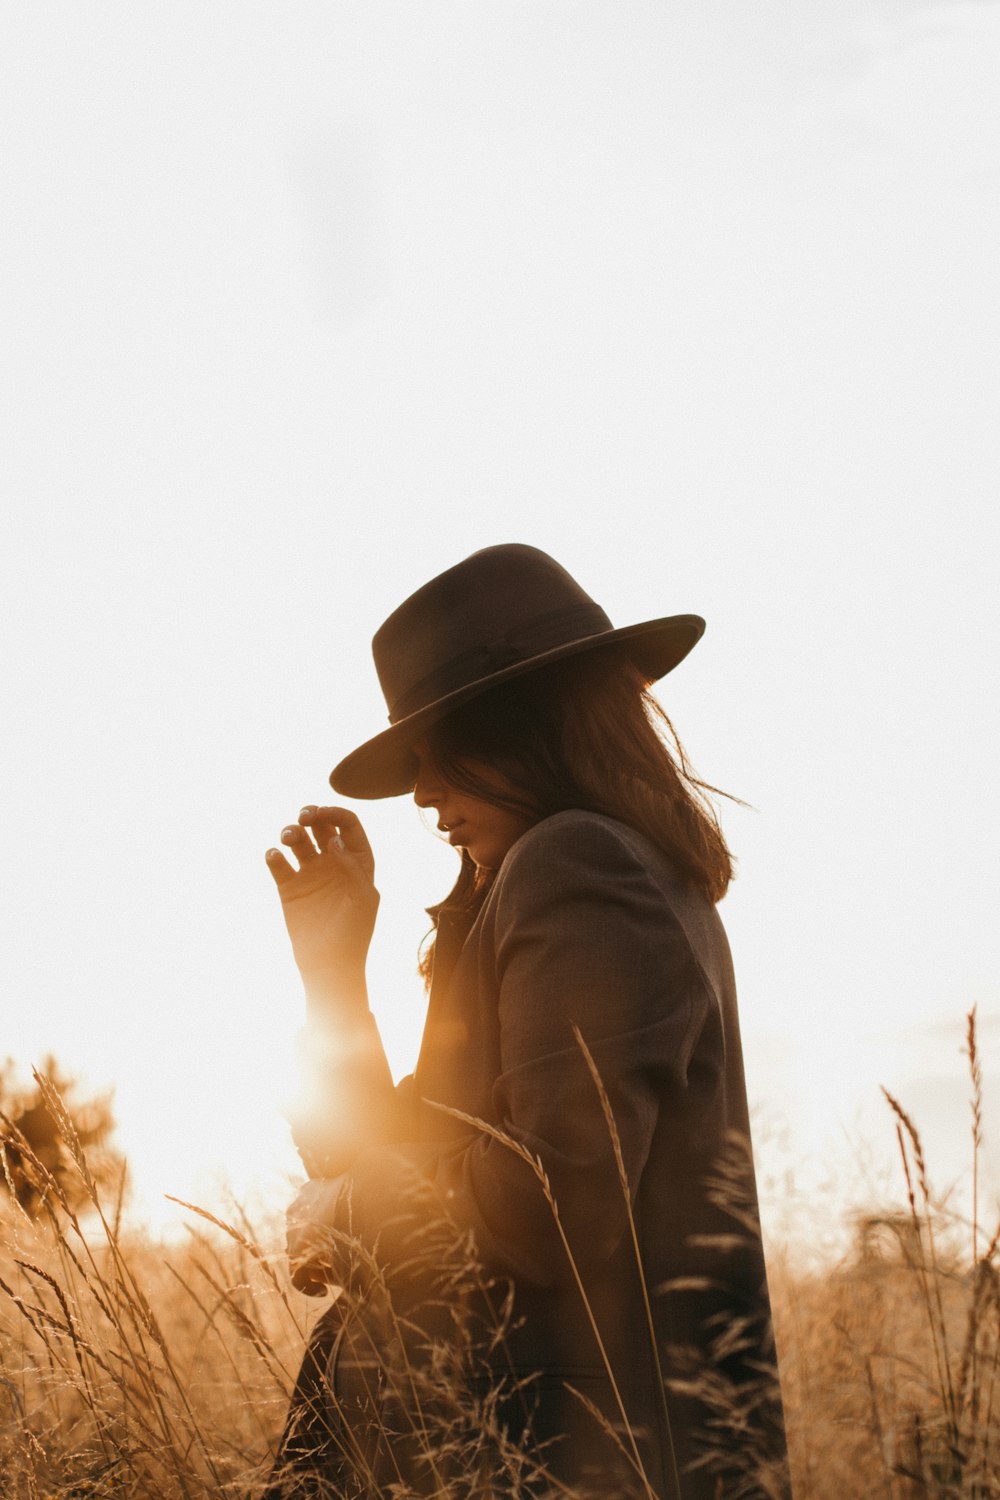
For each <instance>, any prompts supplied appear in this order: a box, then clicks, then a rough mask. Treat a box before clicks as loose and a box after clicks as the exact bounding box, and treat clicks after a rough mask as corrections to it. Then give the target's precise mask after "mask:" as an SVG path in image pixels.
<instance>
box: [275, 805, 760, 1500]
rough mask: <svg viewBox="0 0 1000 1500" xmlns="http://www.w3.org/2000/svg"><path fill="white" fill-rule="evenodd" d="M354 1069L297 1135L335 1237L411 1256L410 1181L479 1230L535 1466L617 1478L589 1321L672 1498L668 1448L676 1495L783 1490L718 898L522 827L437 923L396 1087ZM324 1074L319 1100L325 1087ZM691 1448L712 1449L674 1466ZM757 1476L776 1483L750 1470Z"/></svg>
mask: <svg viewBox="0 0 1000 1500" xmlns="http://www.w3.org/2000/svg"><path fill="white" fill-rule="evenodd" d="M574 1028H576V1029H577V1030H578V1032H579V1034H580V1036H581V1037H582V1039H583V1040H584V1042H585V1043H586V1046H587V1048H588V1049H589V1052H590V1054H591V1057H592V1059H593V1062H594V1064H595V1065H596V1069H597V1072H598V1074H599V1076H600V1079H601V1083H602V1085H603V1088H604V1090H605V1092H606V1097H607V1102H608V1104H609V1105H610V1110H611V1113H612V1115H613V1119H614V1124H615V1127H616V1130H617V1134H618V1137H619V1141H620V1164H619V1162H617V1161H616V1153H615V1149H614V1145H613V1142H612V1138H611V1133H610V1130H609V1126H608V1122H607V1118H606V1114H605V1110H604V1108H603V1107H602V1102H601V1099H600V1097H599V1093H598V1089H597V1087H596V1086H595V1082H594V1079H593V1077H592V1075H591V1072H590V1070H589V1068H588V1064H587V1060H586V1058H585V1055H584V1052H583V1050H582V1048H581V1046H580V1044H579V1042H578V1040H577V1037H576V1035H575V1033H574ZM365 1067H367V1069H368V1072H367V1074H366V1073H365ZM365 1067H359V1065H358V1064H357V1062H356V1061H355V1063H354V1065H353V1071H352V1078H351V1095H350V1097H351V1098H352V1100H353V1102H352V1104H351V1105H350V1108H349V1109H348V1111H347V1115H348V1116H350V1117H351V1118H350V1120H348V1119H346V1118H345V1113H344V1110H343V1108H341V1109H340V1110H338V1111H337V1113H336V1114H334V1113H332V1112H327V1113H324V1111H323V1110H322V1109H321V1110H320V1111H318V1112H317V1111H313V1113H312V1114H311V1115H310V1116H309V1117H308V1118H303V1119H302V1120H300V1121H299V1122H298V1123H297V1126H296V1127H295V1134H296V1140H297V1142H298V1144H299V1147H300V1150H301V1151H302V1154H303V1158H304V1160H305V1162H306V1165H307V1168H308V1169H309V1170H310V1171H311V1173H313V1174H315V1175H330V1176H332V1175H334V1174H335V1173H337V1172H339V1171H341V1170H343V1169H344V1168H345V1167H347V1168H348V1169H349V1171H350V1224H351V1228H352V1230H353V1231H354V1232H356V1233H358V1234H359V1235H360V1236H361V1237H362V1239H363V1240H364V1241H365V1243H368V1244H374V1243H375V1241H376V1238H377V1239H378V1245H379V1254H380V1256H381V1257H382V1258H383V1259H385V1260H386V1262H387V1264H389V1265H390V1266H391V1265H392V1262H393V1260H394V1259H396V1258H399V1259H405V1257H406V1253H407V1251H406V1244H405V1242H404V1239H402V1238H398V1237H397V1238H394V1235H396V1236H398V1235H402V1233H403V1231H402V1230H397V1229H396V1228H394V1226H395V1225H396V1224H397V1220H398V1204H399V1202H400V1201H401V1198H402V1196H403V1194H404V1183H406V1182H407V1181H411V1180H412V1178H413V1175H414V1172H415V1173H416V1174H417V1175H418V1176H419V1178H420V1180H421V1182H423V1183H427V1184H431V1185H433V1188H434V1190H435V1193H436V1201H439V1202H440V1203H442V1204H443V1205H445V1207H446V1209H447V1212H448V1214H449V1215H450V1218H451V1220H452V1222H453V1223H454V1225H455V1226H457V1227H458V1228H459V1229H467V1230H471V1232H472V1235H473V1237H474V1241H475V1246H476V1249H477V1251H478V1254H479V1256H480V1257H481V1258H482V1261H483V1264H484V1265H485V1266H486V1267H487V1268H488V1270H489V1271H490V1272H491V1273H492V1274H495V1275H496V1276H498V1277H500V1278H506V1279H508V1280H509V1282H510V1283H511V1284H512V1286H513V1288H514V1292H515V1301H514V1311H515V1319H514V1324H515V1326H514V1327H513V1328H512V1330H511V1331H510V1332H509V1334H508V1336H507V1339H506V1341H505V1348H504V1350H503V1353H502V1357H501V1356H500V1355H498V1356H497V1361H498V1367H499V1365H500V1364H502V1365H503V1367H504V1368H505V1369H506V1370H507V1371H508V1372H509V1371H510V1370H511V1369H512V1370H513V1372H514V1374H515V1375H516V1376H518V1377H522V1376H523V1377H528V1376H535V1377H537V1380H536V1382H535V1384H534V1385H533V1386H532V1387H530V1389H531V1391H532V1392H533V1395H532V1399H533V1401H534V1403H535V1415H534V1419H533V1423H534V1428H533V1430H534V1431H535V1433H536V1436H538V1437H540V1438H541V1439H542V1440H543V1441H544V1440H548V1439H554V1440H555V1446H554V1447H553V1448H552V1449H550V1450H548V1451H549V1457H550V1467H551V1468H552V1470H553V1471H554V1472H555V1473H556V1474H557V1475H558V1476H559V1477H561V1478H563V1479H564V1480H568V1481H569V1482H578V1481H580V1480H581V1479H585V1478H586V1476H587V1474H592V1475H593V1477H594V1478H595V1480H596V1481H597V1482H598V1483H599V1484H600V1483H603V1488H604V1493H611V1492H614V1493H616V1494H617V1493H624V1491H625V1487H626V1480H625V1479H624V1478H623V1477H622V1476H621V1474H620V1473H619V1468H620V1464H619V1459H618V1458H617V1456H616V1455H615V1452H614V1449H613V1446H612V1445H611V1444H610V1442H609V1440H608V1439H607V1437H606V1435H605V1434H602V1432H601V1429H600V1427H599V1425H598V1424H597V1423H596V1422H595V1421H594V1420H593V1418H592V1417H591V1415H590V1414H589V1413H588V1412H587V1411H586V1409H585V1407H584V1405H583V1404H582V1403H581V1402H580V1401H579V1400H578V1399H577V1398H575V1397H573V1396H571V1395H567V1393H566V1390H565V1383H566V1382H568V1383H569V1384H571V1385H573V1386H575V1387H576V1388H577V1389H578V1390H580V1391H582V1392H583V1393H584V1394H585V1395H587V1396H588V1397H589V1399H590V1400H592V1401H593V1403H594V1404H595V1405H596V1407H598V1408H599V1409H600V1410H602V1411H603V1412H604V1413H605V1414H606V1416H607V1418H608V1420H609V1422H610V1423H611V1424H612V1425H613V1426H614V1425H615V1424H616V1423H619V1406H618V1403H617V1400H616V1398H615V1397H614V1395H613V1390H612V1385H611V1382H610V1381H609V1379H608V1375H607V1369H606V1364H605V1357H604V1356H602V1354H601V1352H600V1348H599V1345H598V1340H597V1337H596V1336H595V1331H594V1326H593V1323H594V1322H596V1325H597V1330H598V1331H599V1334H600V1337H601V1339H602V1340H603V1343H604V1348H605V1355H606V1359H607V1361H608V1362H609V1363H610V1366H611V1369H612V1371H613V1372H614V1376H615V1380H616V1381H617V1384H618V1387H619V1392H620V1396H621V1401H622V1403H623V1405H624V1408H625V1411H626V1412H627V1414H628V1419H629V1425H630V1427H631V1428H632V1429H633V1431H634V1432H636V1433H637V1434H638V1437H639V1444H640V1454H641V1458H642V1462H643V1465H644V1468H645V1469H646V1472H647V1475H648V1478H649V1480H650V1481H651V1483H652V1485H653V1488H654V1489H655V1491H656V1493H658V1494H662V1495H664V1496H669V1497H673V1495H674V1493H675V1492H674V1488H673V1479H672V1473H673V1460H672V1459H671V1454H670V1449H671V1441H672V1443H673V1447H674V1449H675V1452H676V1461H677V1465H678V1467H679V1470H680V1473H681V1476H682V1478H681V1494H682V1495H683V1497H684V1500H689V1497H690V1500H695V1497H697V1500H701V1497H703V1496H714V1495H715V1494H716V1493H721V1494H722V1495H724V1496H725V1497H726V1500H730V1497H733V1500H735V1497H738V1496H741V1495H744V1494H745V1495H747V1496H758V1495H763V1494H766V1493H773V1494H777V1495H780V1494H782V1493H784V1489H783V1487H782V1480H781V1478H780V1473H781V1467H782V1463H783V1434H782V1427H781V1408H780V1397H779V1396H778V1394H777V1380H776V1372H774V1371H773V1370H772V1369H770V1367H773V1360H774V1354H773V1346H772V1343H771V1334H770V1317H769V1308H768V1302H767V1288H766V1281H765V1273H764V1262H763V1254H762V1251H761V1245H760V1236H759V1230H758V1228H757V1211H756V1193H755V1187H754V1180H753V1165H752V1158H751V1156H750V1152H749V1124H748V1118H747V1103H746V1090H745V1085H744V1077H743V1061H742V1054H741V1046H740V1033H739V1023H738V1018H737V1010H736V996H735V987H734V982H733V972H732V964H731V960H730V954H729V947H728V943H727V941H726V937H725V933H724V930H723V927H722V923H721V921H720V920H719V917H718V914H717V912H716V910H715V908H714V907H713V906H712V905H711V903H710V902H709V901H708V900H707V899H706V898H705V897H703V896H702V895H700V894H699V893H698V892H697V891H696V890H695V889H694V888H693V887H692V886H691V884H690V883H689V882H688V881H686V880H685V879H684V878H682V877H681V876H680V875H679V874H678V872H677V870H676V868H675V867H674V866H673V864H672V863H671V862H670V860H669V859H668V858H667V857H666V856H665V855H664V854H663V853H662V852H661V851H660V850H659V849H658V848H657V847H656V846H654V845H653V844H652V843H651V842H650V840H648V839H646V838H645V837H643V836H642V835H640V834H638V833H636V832H635V831H634V830H633V829H631V828H629V827H626V826H625V825H623V824H622V823H619V822H617V821H615V820H613V819H611V818H607V817H603V816H599V815H597V814H593V813H587V812H565V813H560V814H558V815H556V816H554V817H550V818H547V819H545V820H544V821H543V822H541V823H539V824H538V825H536V826H535V827H534V828H533V829H531V830H530V831H529V832H528V833H526V834H525V835H524V836H523V837H522V838H521V839H520V840H519V841H518V842H517V843H516V844H515V845H514V847H513V848H512V849H511V851H510V853H509V854H508V856H507V858H506V860H505V861H504V863H503V865H502V867H501V869H500V870H499V872H498V873H497V876H496V878H495V880H494V883H493V885H492V887H491V889H490V891H489V894H488V896H487V898H486V900H485V902H484V904H483V906H482V908H481V910H480V911H479V913H478V915H477V916H476V918H475V921H474V922H473V923H472V926H471V930H470V929H469V926H468V921H467V920H466V921H465V922H463V920H462V919H461V918H460V917H457V916H449V915H448V914H447V913H445V914H443V916H442V920H441V923H440V926H439V930H438V937H437V943H436V950H435V955H434V972H433V981H432V985H431V993H430V1003H429V1009H428V1015H427V1023H426V1028H425V1031H424V1037H423V1043H422V1046H421V1050H420V1057H419V1061H418V1063H417V1067H416V1070H415V1073H414V1074H413V1075H412V1077H410V1078H408V1079H405V1080H404V1081H403V1082H402V1083H401V1084H400V1085H399V1087H398V1088H397V1089H396V1090H395V1091H394V1093H393V1095H392V1097H391V1100H390V1099H389V1097H388V1093H387V1086H386V1084H385V1069H384V1061H382V1060H381V1057H380V1050H379V1049H377V1048H375V1046H374V1038H373V1040H372V1050H371V1052H370V1054H369V1056H368V1061H367V1063H366V1064H365ZM328 1087H329V1089H330V1092H328V1093H327V1095H326V1097H327V1099H328V1100H332V1099H333V1097H334V1096H335V1095H336V1094H337V1093H338V1085H337V1081H336V1079H333V1078H331V1079H330V1080H329V1081H328ZM339 1097H340V1099H341V1104H342V1103H343V1099H344V1098H345V1097H346V1095H345V1092H344V1090H343V1089H340V1090H339ZM441 1106H444V1107H445V1108H444V1109H442V1108H441ZM449 1110H450V1111H455V1112H459V1113H460V1115H462V1116H465V1117H466V1118H465V1119H462V1118H460V1117H459V1114H457V1113H448V1112H447V1111H449ZM468 1117H471V1118H472V1119H474V1120H477V1121H482V1122H485V1123H486V1124H487V1125H488V1126H492V1127H495V1128H496V1129H497V1130H499V1131H501V1132H503V1133H504V1134H505V1135H506V1136H508V1137H509V1138H511V1139H512V1140H513V1141H514V1142H516V1143H517V1144H518V1145H519V1146H520V1147H523V1148H524V1152H526V1153H527V1154H528V1155H530V1157H532V1158H535V1159H536V1160H537V1162H538V1163H539V1164H540V1166H541V1167H542V1168H543V1169H544V1173H545V1176H546V1178H547V1180H548V1184H549V1186H550V1189H551V1196H552V1197H553V1198H554V1200H555V1202H556V1204H557V1205H558V1223H557V1220H556V1216H555V1215H554V1214H553V1211H552V1207H551V1204H550V1202H549V1201H547V1197H546V1194H545V1192H544V1191H543V1188H542V1186H541V1183H540V1180H539V1174H538V1172H537V1171H535V1170H533V1168H532V1166H531V1164H530V1163H529V1162H528V1161H527V1160H526V1159H525V1157H524V1155H523V1154H520V1153H519V1152H518V1151H515V1150H512V1149H511V1146H510V1144H509V1143H508V1142H505V1141H504V1140H501V1139H499V1138H498V1137H497V1136H496V1135H491V1134H489V1133H488V1132H486V1131H484V1130H483V1129H482V1128H480V1127H477V1126H475V1125H471V1124H469V1123H468ZM373 1134H375V1135H376V1136H377V1144H375V1145H371V1144H367V1142H370V1141H371V1139H372V1137H373ZM622 1170H623V1171H624V1176H625V1179H626V1180H627V1184H628V1200H630V1201H627V1198H626V1193H625V1191H624V1190H623V1187H622ZM630 1208H631V1214H630V1211H629V1210H630ZM560 1226H561V1230H562V1235H561V1234H560ZM633 1227H634V1237H633ZM563 1235H564V1236H565V1239H564V1238H563ZM567 1245H568V1249H569V1252H570V1254H567ZM637 1252H638V1258H639V1259H641V1266H642V1279H640V1273H639V1270H638V1266H637ZM570 1255H571V1257H572V1261H573V1262H575V1266H576V1272H577V1273H578V1275H577V1274H574V1271H573V1267H572V1265H571V1260H570ZM643 1279H644V1282H645V1287H646V1288H647V1289H648V1291H649V1295H650V1303H651V1312H652V1320H653V1324H654V1327H655V1345H656V1351H655V1353H654V1348H653V1343H654V1340H653V1339H652V1338H651V1336H650V1329H649V1314H648V1313H647V1307H646V1301H645V1298H644V1294H643ZM581 1289H582V1290H583V1291H585V1294H586V1299H587V1302H588V1303H589V1307H590V1314H592V1317H591V1315H590V1314H588V1312H587V1310H586V1308H585V1305H584V1299H583V1296H582V1295H581ZM657 1354H658V1356H659V1360H660V1367H661V1371H662V1375H663V1377H664V1380H665V1382H666V1387H667V1392H668V1396H667V1403H666V1405H667V1410H668V1412H669V1429H670V1430H669V1432H668V1430H667V1425H668V1424H667V1422H666V1421H665V1419H664V1402H663V1401H662V1400H661V1399H660V1395H659V1392H660V1389H661V1385H660V1376H659V1374H658V1372H657V1363H656V1355H657ZM619 1425H620V1424H619ZM737 1426H738V1428H739V1437H738V1439H737V1440H735V1441H733V1440H731V1439H730V1436H729V1432H730V1429H733V1428H735V1427H737ZM706 1438H708V1439H709V1446H710V1447H711V1448H712V1449H713V1450H714V1457H713V1459H712V1462H711V1464H710V1465H709V1466H708V1468H707V1469H701V1470H695V1471H693V1472H689V1469H690V1465H691V1464H692V1463H695V1462H696V1460H697V1459H698V1458H699V1455H700V1454H702V1452H703V1448H704V1440H705V1439H706ZM755 1465H757V1466H758V1467H762V1468H764V1469H768V1472H769V1473H770V1474H771V1476H772V1482H773V1485H774V1488H773V1490H767V1489H766V1488H765V1486H764V1483H763V1481H760V1482H758V1481H757V1479H755V1478H751V1477H750V1472H749V1471H750V1470H752V1469H753V1468H754V1466H755ZM768 1466H770V1468H768ZM720 1475H721V1476H723V1484H722V1488H721V1491H717V1488H716V1480H717V1478H718V1477H719V1476H720Z"/></svg>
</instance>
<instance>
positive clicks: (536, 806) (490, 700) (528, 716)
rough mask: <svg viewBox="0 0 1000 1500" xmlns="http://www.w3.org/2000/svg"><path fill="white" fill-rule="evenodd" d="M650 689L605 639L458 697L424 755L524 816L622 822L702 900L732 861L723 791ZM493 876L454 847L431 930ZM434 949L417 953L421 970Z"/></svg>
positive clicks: (449, 776) (713, 896)
mask: <svg viewBox="0 0 1000 1500" xmlns="http://www.w3.org/2000/svg"><path fill="white" fill-rule="evenodd" d="M649 686H650V684H649V682H648V680H647V679H646V678H645V677H644V676H643V674H642V672H641V671H640V670H639V668H638V667H637V666H636V665H635V664H634V663H633V662H631V661H630V660H629V659H628V658H627V657H625V656H624V655H623V653H622V652H621V649H620V648H619V647H603V648H601V649H599V650H595V651H590V652H587V653H586V654H585V655H581V656H577V657H570V658H569V659H568V660H564V661H561V662H558V663H556V664H555V665H553V666H551V667H543V668H539V669H538V670H537V671H534V672H530V673H527V674H525V676H523V677H516V678H513V679H511V680H510V681H509V682H506V683H504V684H502V685H501V686H500V687H497V688H493V689H492V690H491V691H489V692H486V693H483V694H481V696H480V697H478V698H473V699H471V700H470V701H469V702H468V703H464V704H462V705H461V706H460V707H459V708H456V709H454V710H453V712H452V713H450V714H449V715H448V716H447V717H446V718H444V719H441V720H440V721H439V722H438V723H437V724H436V725H434V727H433V728H432V729H431V730H430V731H429V733H428V735H427V739H426V748H427V753H428V755H429V757H430V759H431V761H432V763H433V766H434V769H435V771H436V772H437V774H438V775H439V776H440V777H441V778H442V779H443V780H444V781H446V782H448V783H449V784H450V785H451V786H453V787H455V788H456V789H457V790H458V791H462V792H467V793H469V794H470V795H472V796H474V797H480V798H481V799H482V800H483V801H484V802H490V803H493V804H494V805H495V806H497V807H504V808H507V809H508V810H510V811H512V812H517V813H521V814H527V816H528V817H530V818H531V819H532V820H533V821H539V820H541V819H542V818H547V817H550V816H551V815H552V814H553V813H557V812H565V811H567V810H568V809H570V808H579V809H582V810H584V811H588V812H597V813H605V814H607V815H608V816H609V817H612V818H617V819H618V820H619V822H622V823H627V824H628V825H629V826H630V827H632V828H635V829H637V830H638V831H639V832H640V833H643V834H645V835H646V837H647V838H649V839H651V840H652V842H653V843H654V844H657V845H658V846H659V847H660V848H661V849H662V850H663V851H664V853H665V854H667V855H668V856H669V857H670V858H671V859H672V860H673V862H674V863H675V865H676V866H677V867H678V868H679V869H680V870H681V871H682V872H683V874H684V875H685V876H686V877H687V879H688V880H689V881H690V882H691V884H692V885H694V886H695V887H696V888H697V889H698V890H699V891H701V892H702V893H703V894H704V895H705V896H706V897H707V898H708V899H709V900H710V901H713V902H715V901H720V900H721V899H722V897H723V896H724V895H725V893H726V890H727V889H728V886H729V882H730V881H731V880H732V878H733V858H732V855H731V854H730V852H729V848H728V846H727V844H726V840H725V838H724V836H723V833H722V829H721V827H720V826H719V819H718V815H717V813H716V811H715V808H714V807H713V805H712V803H711V802H710V801H709V798H708V795H707V794H708V793H717V794H718V795H726V794H725V793H721V794H720V793H718V789H717V788H716V787H712V786H709V785H708V784H707V783H706V782H703V781H700V780H699V779H698V777H697V776H695V774H694V772H693V770H692V768H691V764H690V762H689V761H688V758H687V755H686V753H685V751H684V747H683V745H682V744H681V742H680V740H679V739H678V737H677V733H676V731H675V730H674V727H673V725H672V724H671V722H670V720H669V718H668V717H667V715H666V713H665V711H664V709H663V708H662V707H661V705H660V704H659V703H658V702H657V701H656V699H655V698H654V697H653V696H652V694H651V693H650V692H649ZM470 761H472V762H475V761H478V762H479V763H480V764H485V765H488V766H489V767H490V768H491V770H493V771H495V772H499V773H500V775H501V776H502V777H503V779H504V781H505V782H506V783H507V785H508V786H509V787H510V788H511V791H510V792H506V791H504V792H500V791H497V789H496V787H495V786H493V785H491V784H490V783H489V782H487V781H484V780H483V779H482V778H480V777H478V776H477V775H476V774H475V770H474V768H473V767H471V766H470V765H469V762H470ZM734 800H735V799H734ZM491 879H492V875H490V874H486V873H484V872H480V871H478V870H477V869H476V866H475V865H474V864H473V862H472V860H471V859H470V858H469V856H468V855H467V854H463V857H462V868H461V870H460V872H459V876H458V880H457V881H456V883H455V886H454V888H453V889H452V891H451V892H450V894H449V895H448V896H447V898H446V899H445V900H444V901H443V902H441V903H440V904H439V905H438V906H435V907H430V908H428V915H429V916H430V918H431V920H432V921H433V923H434V926H435V929H436V928H437V919H438V916H439V914H440V913H441V912H442V911H444V910H446V909H449V910H455V909H460V910H461V909H464V910H475V909H476V907H478V905H479V904H480V903H481V902H482V900H483V898H484V896H485V894H486V890H487V889H488V885H489V882H490V880H491ZM432 948H433V944H431V945H429V946H427V947H425V949H424V951H423V953H422V955H421V960H420V970H421V973H422V974H423V975H424V978H425V979H427V978H428V977H429V974H430V966H431V950H432Z"/></svg>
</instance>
